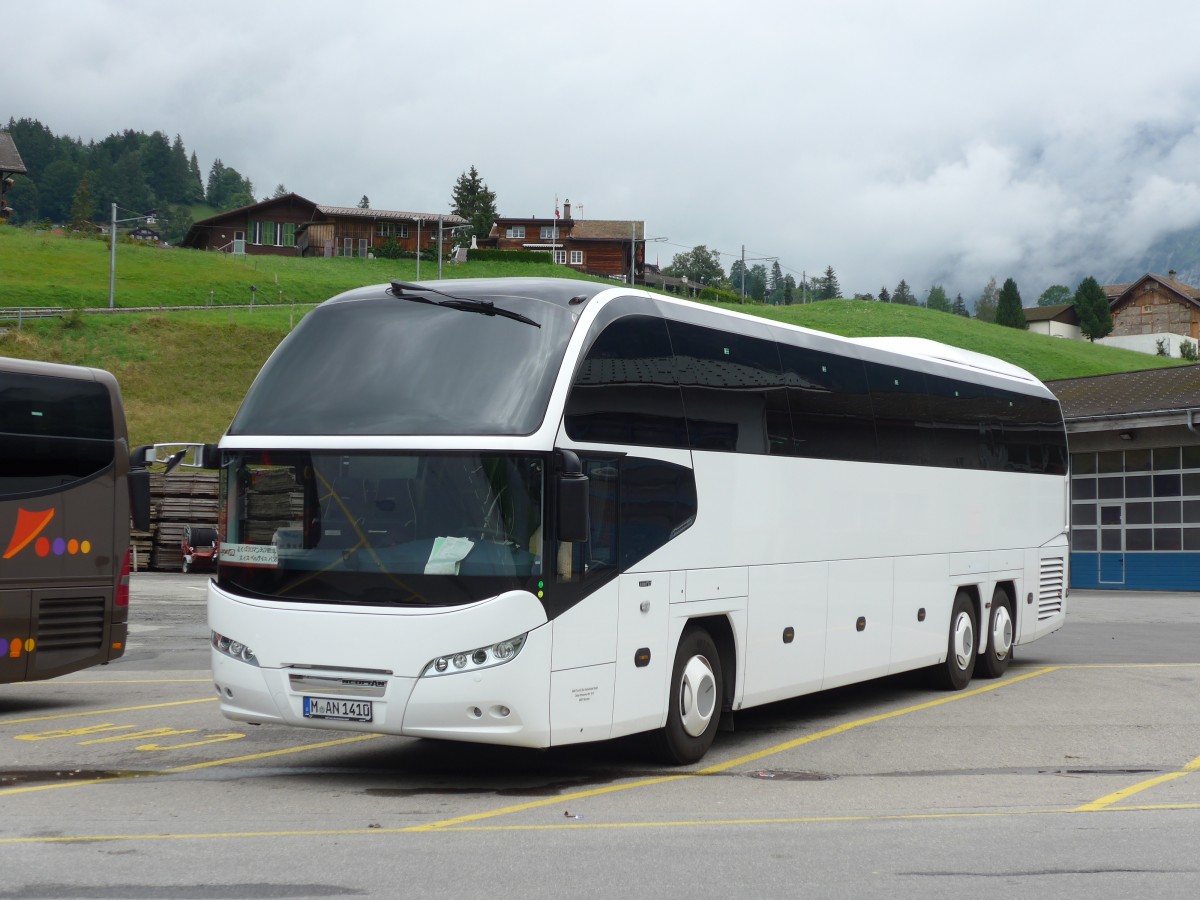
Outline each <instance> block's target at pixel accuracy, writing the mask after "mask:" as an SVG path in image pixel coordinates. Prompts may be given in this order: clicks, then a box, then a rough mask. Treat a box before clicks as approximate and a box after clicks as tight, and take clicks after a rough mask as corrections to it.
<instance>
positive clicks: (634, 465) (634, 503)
mask: <svg viewBox="0 0 1200 900" xmlns="http://www.w3.org/2000/svg"><path fill="white" fill-rule="evenodd" d="M619 518H620V526H619V533H620V544H621V568H622V569H627V568H629V567H630V566H632V565H633V564H634V563H636V562H638V561H639V560H641V559H644V558H645V557H647V556H649V555H650V554H651V553H653V552H654V551H655V550H657V549H658V548H659V547H662V546H664V545H665V544H666V543H667V541H669V540H671V538H673V537H675V536H676V535H677V534H679V533H680V532H682V531H684V530H686V529H687V527H688V526H689V525H691V523H692V522H693V520H695V518H696V478H695V475H694V474H693V473H692V470H691V469H685V468H683V467H682V466H676V465H672V464H671V463H665V462H659V461H658V460H654V459H634V458H629V457H626V458H625V459H623V460H622V461H621V503H620V517H619Z"/></svg>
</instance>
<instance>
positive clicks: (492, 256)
mask: <svg viewBox="0 0 1200 900" xmlns="http://www.w3.org/2000/svg"><path fill="white" fill-rule="evenodd" d="M553 258H554V257H552V256H551V255H550V251H549V250H469V251H467V259H469V260H475V261H487V262H526V263H545V262H551V261H552V260H553Z"/></svg>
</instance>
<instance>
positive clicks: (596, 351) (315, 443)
mask: <svg viewBox="0 0 1200 900" xmlns="http://www.w3.org/2000/svg"><path fill="white" fill-rule="evenodd" d="M203 458H204V459H205V461H206V465H209V466H211V467H214V468H217V467H219V468H220V470H221V513H220V523H219V530H220V546H221V553H220V561H219V564H218V569H217V575H216V578H215V580H214V581H213V582H211V583H210V587H209V594H208V615H209V624H210V627H211V629H212V632H213V634H212V661H213V676H214V680H215V684H216V688H217V691H218V693H219V694H220V697H221V709H222V712H223V713H224V714H225V715H226V716H228V717H230V718H232V719H237V720H241V721H246V722H254V723H267V722H280V723H286V724H289V725H300V726H309V727H317V728H330V729H339V730H343V731H373V732H383V733H389V734H398V735H410V736H417V737H432V738H442V739H453V740H461V741H476V742H485V743H494V744H509V745H515V746H522V747H551V746H559V745H564V744H571V743H576V742H580V741H593V740H603V739H607V738H613V737H618V736H622V735H628V734H633V733H638V732H656V733H657V734H656V735H655V740H656V742H657V744H658V745H659V746H660V748H661V751H662V754H663V755H664V756H665V758H666V759H667V760H669V761H671V762H675V763H690V762H694V761H696V760H698V759H700V758H701V757H702V756H703V755H704V753H705V752H706V751H707V750H708V748H709V746H710V744H711V743H712V741H713V737H714V735H715V733H716V731H717V729H718V725H719V722H720V720H721V718H722V716H728V715H730V714H731V713H732V712H733V711H735V710H739V709H744V708H747V707H750V706H755V705H758V704H762V703H767V702H770V701H774V700H779V699H782V698H786V697H795V696H797V695H800V694H805V693H809V692H813V691H819V690H823V689H826V688H831V687H834V686H837V685H844V684H848V683H851V682H857V681H863V680H866V679H870V678H875V677H878V676H882V675H888V674H890V673H895V672H902V671H906V670H912V669H921V668H927V669H929V671H930V672H931V674H933V675H934V676H935V680H936V681H938V682H940V683H941V684H942V685H944V686H945V687H947V688H950V689H958V688H962V687H963V686H964V685H966V684H967V683H968V682H969V681H970V679H971V678H972V676H973V674H981V675H984V676H988V677H995V676H998V675H1000V674H1001V673H1002V672H1003V671H1004V670H1005V667H1006V666H1007V665H1008V662H1009V660H1010V659H1011V658H1012V655H1013V648H1014V647H1015V646H1016V645H1018V644H1022V643H1026V642H1028V641H1032V640H1034V639H1036V638H1038V637H1041V636H1043V635H1045V634H1048V633H1050V632H1052V631H1054V630H1055V629H1057V628H1058V627H1059V626H1061V625H1062V624H1063V618H1064V603H1065V594H1066V585H1067V571H1066V569H1067V560H1068V548H1067V536H1068V526H1067V509H1068V497H1067V445H1066V436H1065V432H1064V428H1063V420H1062V414H1061V411H1060V409H1059V406H1058V403H1057V401H1056V400H1055V399H1054V397H1053V395H1052V394H1051V393H1050V392H1049V391H1048V390H1047V389H1046V388H1045V387H1044V386H1043V385H1042V384H1041V383H1039V382H1038V381H1037V380H1036V379H1035V378H1033V377H1032V376H1031V375H1029V374H1028V373H1027V372H1025V371H1023V370H1021V369H1018V368H1016V367H1014V366H1011V365H1008V364H1007V363H1004V362H1001V361H999V360H995V359H992V358H990V357H985V356H981V355H978V354H973V353H969V352H965V351H961V350H957V349H954V348H952V347H947V346H943V345H941V344H937V343H933V342H930V341H923V340H918V339H908V338H893V339H870V340H867V339H859V340H850V339H845V338H839V337H834V336H831V335H828V334H823V333H820V332H815V331H810V330H806V329H802V328H796V327H792V326H788V325H782V324H777V323H773V322H770V321H767V320H765V319H761V318H756V317H753V316H747V315H741V314H737V313H730V312H723V311H720V310H717V309H714V308H710V307H706V306H702V305H698V304H694V303H690V302H686V301H680V300H674V299H670V298H666V297H662V296H657V295H652V294H647V293H644V292H641V291H637V290H632V289H629V288H626V287H623V286H616V287H613V286H606V285H602V284H593V283H588V282H580V281H569V280H557V279H500V280H462V281H443V282H435V283H429V284H403V283H392V284H391V285H379V286H376V287H368V288H363V289H360V290H354V291H349V292H347V293H344V294H341V295H339V296H337V297H334V298H333V299H331V300H329V301H327V302H326V303H324V304H322V305H321V306H320V307H318V308H317V309H316V310H314V311H313V312H312V313H310V314H309V315H308V316H306V317H305V318H304V320H303V321H302V322H301V324H300V325H299V326H298V327H297V328H296V329H295V331H294V332H293V333H292V334H291V335H289V336H288V337H287V339H286V340H284V341H283V343H281V344H280V346H279V348H278V349H277V350H276V351H275V353H274V354H273V355H272V357H271V358H270V360H269V361H268V362H267V363H266V365H265V366H264V367H263V370H262V372H261V373H260V374H259V376H258V378H257V379H256V380H255V382H254V384H253V386H252V387H251V388H250V391H249V393H248V394H247V396H246V399H245V402H244V403H243V405H242V407H241V409H240V410H239V412H238V413H237V416H236V417H235V418H234V420H233V423H232V424H231V426H230V428H229V431H228V433H227V434H226V435H225V437H224V438H223V439H222V440H221V442H220V445H219V447H216V446H211V445H210V446H209V447H207V448H205V452H204V453H203Z"/></svg>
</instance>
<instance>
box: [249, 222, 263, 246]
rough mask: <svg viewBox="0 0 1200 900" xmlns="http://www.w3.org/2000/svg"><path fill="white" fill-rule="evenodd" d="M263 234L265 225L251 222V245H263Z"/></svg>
mask: <svg viewBox="0 0 1200 900" xmlns="http://www.w3.org/2000/svg"><path fill="white" fill-rule="evenodd" d="M262 233H263V223H262V222H251V223H250V243H251V244H261V243H262Z"/></svg>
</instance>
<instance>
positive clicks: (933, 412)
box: [925, 375, 1000, 469]
mask: <svg viewBox="0 0 1200 900" xmlns="http://www.w3.org/2000/svg"><path fill="white" fill-rule="evenodd" d="M925 383H926V385H927V386H928V388H929V413H930V417H931V418H932V420H933V442H932V447H931V450H930V452H931V455H932V459H933V463H934V465H939V466H949V467H951V468H957V469H990V468H999V464H998V460H997V457H998V456H999V454H1000V450H999V448H998V446H997V440H998V438H999V434H998V429H997V428H996V427H995V426H994V424H991V423H989V422H988V417H987V409H988V406H989V405H990V404H991V402H992V397H991V394H992V392H991V390H990V389H988V388H987V387H986V386H984V385H979V384H967V383H965V382H962V381H954V380H952V379H950V378H942V377H941V376H938V375H926V376H925Z"/></svg>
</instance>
